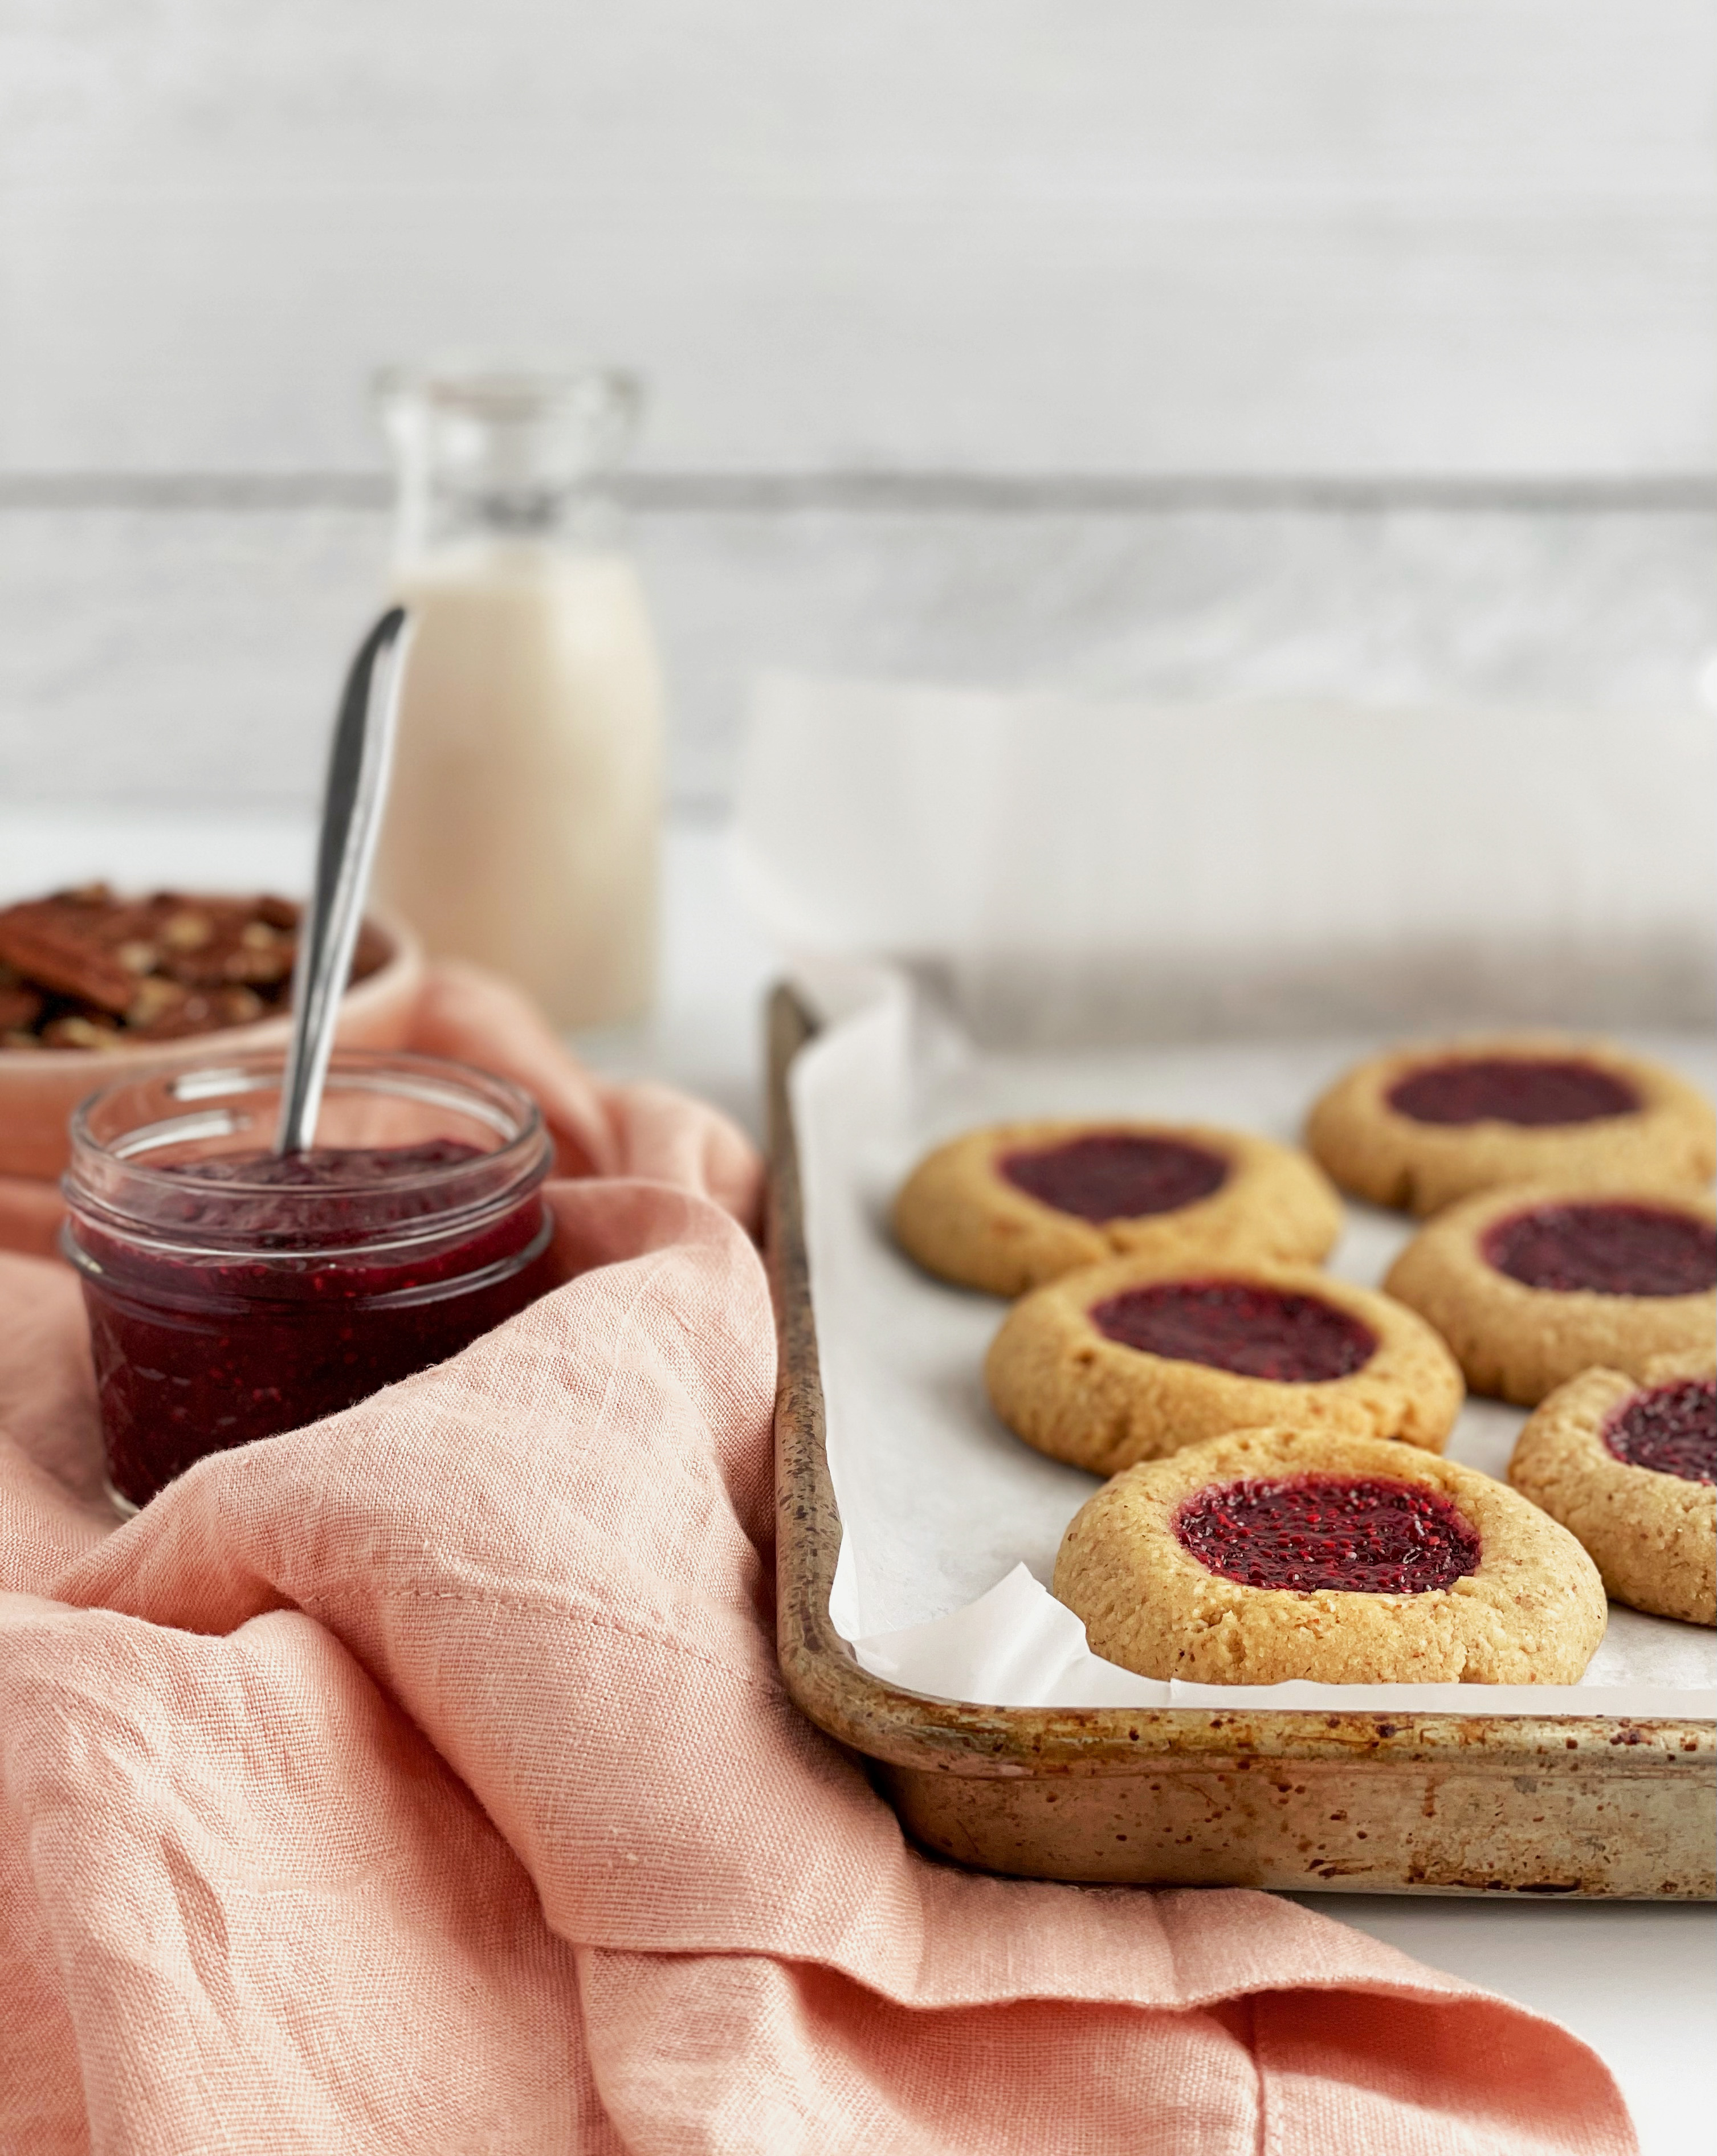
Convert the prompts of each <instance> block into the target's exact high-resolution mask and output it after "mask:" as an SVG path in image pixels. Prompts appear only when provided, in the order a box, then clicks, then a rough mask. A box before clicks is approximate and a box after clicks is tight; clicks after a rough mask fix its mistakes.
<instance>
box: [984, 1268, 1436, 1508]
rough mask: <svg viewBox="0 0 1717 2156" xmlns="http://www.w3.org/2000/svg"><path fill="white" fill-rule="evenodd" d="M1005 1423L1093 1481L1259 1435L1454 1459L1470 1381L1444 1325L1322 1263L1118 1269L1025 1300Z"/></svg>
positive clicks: (993, 1359)
mask: <svg viewBox="0 0 1717 2156" xmlns="http://www.w3.org/2000/svg"><path fill="white" fill-rule="evenodd" d="M984 1383H985V1384H986V1385H987V1386H988V1388H989V1391H990V1399H991V1401H992V1403H993V1404H994V1405H995V1410H996V1413H997V1414H999V1415H1000V1417H1001V1419H1002V1420H1003V1421H1004V1422H1005V1423H1006V1424H1007V1425H1008V1427H1009V1429H1010V1430H1013V1431H1015V1433H1016V1435H1019V1436H1020V1437H1023V1438H1024V1439H1025V1440H1026V1443H1027V1444H1028V1445H1035V1446H1036V1449H1037V1450H1038V1451H1040V1452H1046V1453H1048V1454H1049V1455H1051V1458H1053V1459H1056V1460H1068V1461H1070V1462H1071V1463H1072V1465H1073V1466H1076V1467H1088V1468H1089V1469H1090V1470H1091V1471H1092V1473H1093V1474H1097V1475H1113V1474H1114V1473H1116V1472H1117V1471H1118V1470H1119V1469H1121V1468H1123V1467H1130V1466H1132V1465H1133V1464H1134V1461H1135V1460H1155V1459H1159V1458H1161V1457H1162V1456H1163V1455H1165V1454H1168V1453H1172V1452H1178V1451H1180V1449H1181V1447H1182V1446H1183V1445H1195V1444H1198V1443H1199V1442H1200V1441H1201V1440H1204V1439H1205V1438H1210V1437H1216V1436H1217V1435H1220V1434H1221V1432H1222V1431H1224V1430H1241V1429H1246V1428H1248V1427H1250V1426H1252V1424H1260V1423H1280V1424H1295V1425H1296V1426H1298V1427H1299V1428H1301V1429H1324V1430H1351V1431H1354V1432H1355V1433H1357V1434H1358V1435H1362V1436H1370V1437H1377V1438H1404V1439H1405V1440H1406V1441H1407V1443H1408V1444H1409V1445H1419V1446H1422V1447H1423V1448H1424V1449H1425V1450H1427V1451H1429V1452H1440V1451H1441V1450H1442V1447H1443V1445H1445V1444H1446V1443H1447V1440H1448V1435H1449V1432H1450V1430H1452V1429H1453V1427H1454V1423H1455V1418H1456V1416H1457V1414H1459V1413H1460V1410H1461V1401H1462V1399H1463V1386H1462V1383H1461V1373H1460V1371H1459V1370H1458V1368H1457V1367H1456V1364H1455V1361H1454V1358H1453V1357H1452V1355H1451V1354H1450V1353H1449V1352H1448V1350H1447V1347H1444V1345H1443V1343H1442V1341H1441V1340H1439V1339H1438V1338H1437V1335H1436V1333H1435V1332H1432V1329H1431V1327H1429V1326H1428V1325H1427V1324H1426V1323H1425V1322H1423V1320H1422V1319H1421V1318H1419V1317H1416V1316H1415V1315H1414V1314H1413V1312H1411V1311H1410V1310H1406V1309H1403V1308H1402V1306H1401V1304H1400V1303H1397V1302H1391V1301H1389V1299H1388V1298H1387V1297H1386V1296H1381V1295H1378V1294H1376V1293H1375V1291H1372V1290H1370V1289H1369V1288H1362V1287H1353V1286H1349V1284H1348V1283H1347V1282H1346V1281H1337V1280H1332V1279H1331V1278H1330V1277H1329V1275H1328V1274H1327V1273H1322V1272H1319V1271H1318V1270H1315V1269H1314V1268H1313V1267H1312V1266H1310V1265H1235V1264H1227V1265H1220V1266H1219V1265H1210V1266H1208V1267H1201V1268H1200V1269H1199V1270H1187V1269H1186V1268H1185V1267H1184V1266H1180V1267H1177V1266H1173V1265H1162V1264H1155V1263H1153V1262H1152V1261H1151V1260H1149V1259H1144V1258H1119V1259H1116V1260H1112V1261H1111V1262H1110V1263H1109V1264H1108V1265H1092V1266H1088V1267H1087V1268H1086V1269H1085V1270H1082V1271H1080V1272H1077V1273H1069V1274H1067V1276H1065V1277H1064V1278H1062V1279H1061V1280H1058V1281H1051V1282H1050V1283H1049V1285H1048V1286H1046V1287H1041V1288H1038V1289H1036V1290H1035V1291H1034V1292H1033V1293H1031V1295H1028V1296H1025V1297H1024V1298H1023V1300H1021V1301H1019V1302H1016V1303H1015V1305H1014V1306H1013V1308H1012V1310H1010V1312H1009V1313H1008V1315H1007V1317H1006V1318H1005V1320H1004V1321H1003V1323H1002V1327H1001V1329H1000V1332H998V1333H997V1334H996V1336H995V1340H994V1341H993V1342H991V1343H990V1353H989V1355H988V1356H987V1358H985V1361H984Z"/></svg>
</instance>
